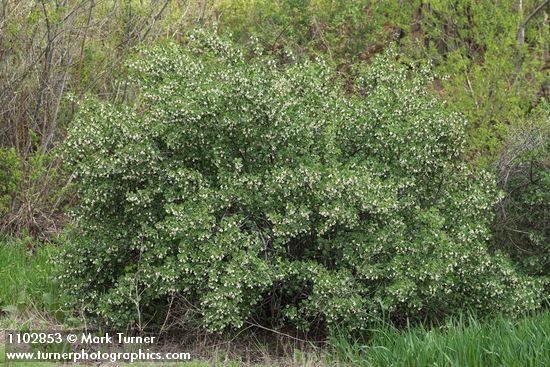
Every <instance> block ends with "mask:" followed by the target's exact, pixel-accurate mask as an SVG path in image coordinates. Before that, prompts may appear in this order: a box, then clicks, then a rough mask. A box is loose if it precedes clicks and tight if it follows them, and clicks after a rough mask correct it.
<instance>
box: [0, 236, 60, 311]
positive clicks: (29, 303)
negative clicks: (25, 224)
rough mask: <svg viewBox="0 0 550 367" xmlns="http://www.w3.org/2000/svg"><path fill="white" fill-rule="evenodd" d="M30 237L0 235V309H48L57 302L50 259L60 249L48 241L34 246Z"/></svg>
mask: <svg viewBox="0 0 550 367" xmlns="http://www.w3.org/2000/svg"><path fill="white" fill-rule="evenodd" d="M29 241H30V240H28V239H19V240H15V239H7V238H2V237H0V310H1V311H2V312H4V313H12V312H22V311H26V310H30V309H46V310H48V309H51V307H52V306H53V305H54V303H55V302H56V301H55V300H56V299H57V287H56V285H55V283H54V282H53V280H52V273H53V269H52V265H51V264H50V262H49V259H50V258H51V257H52V256H54V254H55V252H56V250H57V249H56V247H54V246H53V245H48V244H45V245H42V246H39V247H36V248H33V247H32V246H30V242H29ZM31 250H32V251H31ZM0 313H1V312H0Z"/></svg>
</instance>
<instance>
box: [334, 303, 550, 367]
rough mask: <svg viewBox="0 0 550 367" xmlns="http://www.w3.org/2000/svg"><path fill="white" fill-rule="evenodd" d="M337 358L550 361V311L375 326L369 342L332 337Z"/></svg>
mask: <svg viewBox="0 0 550 367" xmlns="http://www.w3.org/2000/svg"><path fill="white" fill-rule="evenodd" d="M330 344H331V347H332V348H333V352H332V353H333V360H337V361H339V362H340V363H343V364H346V365H351V366H365V367H367V366H457V367H458V366H468V367H477V366H479V367H486V366H533V367H537V366H550V313H548V312H546V313H542V314H538V315H532V316H529V317H525V318H522V319H520V320H517V321H514V320H511V319H509V318H507V317H497V318H496V319H493V320H491V321H488V322H487V323H480V322H479V321H477V320H476V319H475V318H459V319H456V320H454V321H450V322H449V323H448V324H447V325H446V326H445V327H442V328H436V329H426V328H423V327H416V328H412V329H409V330H407V331H406V332H401V331H399V330H396V329H394V328H392V327H389V326H383V327H380V328H377V329H375V330H373V332H372V335H371V338H370V340H368V342H367V343H361V342H359V341H350V340H348V339H346V338H342V337H334V338H332V340H331V343H330Z"/></svg>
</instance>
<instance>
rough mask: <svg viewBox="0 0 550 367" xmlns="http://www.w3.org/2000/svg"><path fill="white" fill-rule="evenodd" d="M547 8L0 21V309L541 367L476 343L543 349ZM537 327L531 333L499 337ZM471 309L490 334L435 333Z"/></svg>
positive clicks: (73, 3) (221, 10)
mask: <svg viewBox="0 0 550 367" xmlns="http://www.w3.org/2000/svg"><path fill="white" fill-rule="evenodd" d="M549 13H550V1H546V0H518V1H476V0H454V1H438V0H433V1H420V0H414V1H373V0H348V1H334V0H196V1H186V0H162V1H152V0H139V1H138V0H125V1H115V0H56V1H45V0H33V1H25V0H4V1H1V2H0V229H1V232H2V236H3V237H5V239H3V240H2V246H1V248H0V261H1V264H2V265H3V266H2V270H1V273H0V282H1V283H0V306H1V308H2V310H3V311H2V312H3V313H4V314H10V315H12V314H14V313H20V312H22V311H24V310H27V311H29V310H40V312H44V311H45V312H46V313H47V314H51V315H54V317H57V318H58V319H59V320H65V321H66V320H68V319H70V318H71V317H72V316H74V315H78V316H79V317H80V316H82V315H83V314H86V315H87V314H88V313H90V314H91V313H94V314H97V312H99V314H100V316H101V317H100V318H99V320H101V321H105V320H108V321H109V322H115V323H118V325H130V324H132V325H135V324H138V325H139V324H141V323H142V322H143V320H142V321H141V322H140V321H139V318H147V320H148V321H151V320H154V322H156V323H157V324H158V325H161V324H163V323H164V322H165V320H170V321H171V322H175V323H176V324H177V320H180V321H181V320H185V322H186V323H187V324H188V325H193V326H201V327H207V328H209V329H212V330H225V332H228V331H227V330H229V329H231V327H237V328H238V327H242V326H243V325H244V326H246V325H249V324H250V323H252V324H255V325H260V326H264V327H269V328H276V329H278V330H282V329H285V328H288V327H290V326H292V328H293V330H294V329H295V328H296V327H298V329H300V330H310V331H311V330H329V329H330V331H331V333H334V332H335V330H339V332H337V333H336V334H338V335H340V334H345V333H348V332H349V331H351V330H352V329H357V328H361V327H363V328H366V329H368V328H369V327H373V325H374V322H375V319H376V317H379V316H380V315H381V314H384V318H385V321H391V323H392V324H393V326H388V325H385V326H377V328H378V329H379V330H380V333H379V334H376V333H375V334H373V335H378V336H373V339H372V340H373V342H372V343H374V344H372V345H373V349H370V355H373V359H372V360H366V359H364V358H363V357H364V356H365V354H364V347H363V344H364V343H362V342H361V343H360V345H362V346H361V347H360V348H359V347H358V345H359V344H353V343H352V342H350V340H351V339H349V338H348V337H347V336H346V337H342V339H333V340H332V344H333V345H334V346H336V352H335V355H337V356H338V357H337V358H339V359H340V360H347V363H356V364H357V363H359V362H358V359H357V358H362V360H363V361H364V363H366V364H365V365H379V364H381V363H382V361H384V363H385V364H389V365H391V364H392V363H393V364H395V365H399V363H405V364H406V363H413V362H412V361H413V360H412V359H407V358H420V359H416V361H417V362H418V361H426V362H428V361H429V362H430V363H440V362H442V360H441V359H439V358H443V357H442V356H444V357H445V358H448V359H447V360H453V361H464V360H465V359H461V358H470V359H468V360H469V362H468V363H471V364H472V365H476V363H477V364H479V365H484V363H485V365H492V364H497V360H496V359H494V358H496V357H495V356H497V355H498V356H499V358H501V359H500V361H501V362H500V363H504V362H502V361H508V362H509V363H516V362H515V361H517V360H518V358H521V359H522V360H524V361H530V362H526V365H530V364H529V363H531V364H532V365H536V364H538V363H539V362H540V361H543V359H540V358H542V357H540V355H541V353H542V354H543V353H544V350H548V349H547V346H545V344H544V343H542V344H539V345H542V346H543V347H542V348H543V349H537V351H536V352H535V349H536V348H535V349H532V348H531V347H529V346H528V345H527V344H523V346H522V347H526V348H528V350H529V351H533V354H529V355H527V354H525V355H524V354H522V353H523V352H518V353H516V355H513V353H510V352H509V349H499V351H496V349H495V348H497V347H495V344H494V343H492V344H491V343H489V341H488V340H487V339H486V338H485V337H483V336H482V337H480V339H476V338H477V336H478V335H489V333H497V334H498V335H503V336H502V339H499V340H500V341H501V344H500V345H499V347H500V348H512V349H513V348H518V346H517V345H514V344H513V342H512V340H513V337H511V336H510V335H519V334H515V333H520V334H521V333H531V334H530V335H542V334H544V333H545V332H547V331H548V328H547V327H546V326H545V325H547V322H545V321H544V320H546V319H547V313H545V312H546V309H545V303H544V299H545V298H547V297H548V294H549V293H548V291H549V290H550V287H549V282H548V281H549V278H548V276H549V273H548V270H549V269H550V263H549V261H550V107H549V104H548V102H547V100H548V93H549V90H550V27H549V23H550V20H549ZM195 29H199V31H198V33H192V32H191V31H192V30H195ZM203 31H204V32H206V33H204V32H203ZM203 33H204V34H206V35H207V36H205V35H204V34H203ZM191 34H195V35H197V34H203V36H195V38H194V39H193V38H192V37H191V36H190V35H191ZM201 37H202V38H201ZM207 39H208V40H209V41H206V40H207ZM381 60H383V61H381ZM428 70H429V71H428ZM191 86H193V88H195V89H192V88H190V87H191ZM403 111H406V112H403ZM403 115H405V116H407V117H406V118H404V117H403ZM167 121H170V122H171V123H172V124H173V125H171V126H173V127H172V128H170V127H169V126H170V125H168V124H166V122H167ZM270 123H274V124H276V125H275V126H271V125H269V124H270ZM144 127H146V128H144ZM267 142H269V144H268V143H267ZM287 147H288V148H287ZM245 148H246V149H245ZM417 153H418V155H417ZM270 159H272V160H271V161H270ZM153 172H154V174H153ZM329 178H330V179H329ZM280 180H282V181H280ZM331 180H333V181H331ZM338 180H339V181H338ZM258 182H260V183H262V185H265V187H263V186H262V185H259V184H258ZM281 182H282V183H281ZM354 182H356V183H355V184H354ZM411 182H412V184H411ZM268 183H271V184H272V185H271V186H272V187H271V189H269V190H268V186H269V185H268ZM277 185H281V187H279V188H277V187H276V186H277ZM365 187H367V188H370V189H372V188H374V187H378V188H379V189H378V190H366V191H365V189H364V188H365ZM176 188H177V189H176ZM224 193H225V194H224ZM395 197H398V198H399V200H398V201H396V202H392V200H394V199H395ZM190 203H194V204H193V205H191V204H190ZM107 219H108V220H107ZM208 225H210V227H208V228H209V229H208V230H207V229H206V228H207V226H208ZM182 228H188V229H193V230H192V231H191V230H189V231H188V232H186V231H185V230H183V229H182ZM222 234H223V235H222ZM8 238H9V239H8ZM201 243H202V244H203V245H200V244H201ZM266 244H267V245H266ZM201 246H202V247H201ZM354 246H355V247H354ZM358 249H361V251H363V252H364V253H365V254H368V258H369V260H368V261H367V262H368V263H369V264H370V265H371V266H372V269H366V268H364V267H363V266H362V265H361V264H363V265H364V262H363V263H361V261H359V260H361V257H358V256H357V254H358V251H359V250H358ZM97 252H99V253H100V256H97V254H96V255H95V257H92V253H97ZM359 252H360V251H359ZM182 254H185V255H182ZM422 254H429V255H430V256H427V255H422ZM182 256H183V257H182ZM153 258H154V260H153ZM60 260H61V261H60ZM146 260H147V261H146ZM363 260H365V259H363ZM178 261H179V262H178ZM243 262H245V263H247V264H249V266H247V267H243V266H242V264H243ZM145 263H147V264H148V265H147V266H145V267H144V266H142V265H143V264H145ZM181 264H188V268H185V269H186V270H185V271H186V272H185V273H183V272H182V271H181V270H182V269H183V268H182V266H184V265H181ZM30 269H32V270H30ZM419 269H420V270H419ZM237 270H238V271H237ZM422 271H425V272H426V274H428V275H422V274H421V272H422ZM54 273H55V274H56V277H54ZM91 274H94V275H93V277H92V278H91V280H92V281H97V283H95V286H92V285H91V284H92V283H90V276H91ZM96 274H97V275H96ZM466 275H468V276H467V277H465V276H466ZM54 278H55V279H54ZM204 279H207V280H206V281H204ZM59 286H62V287H64V291H63V292H62V293H63V294H64V295H65V296H71V295H72V298H70V297H69V298H66V299H64V300H63V303H64V305H62V302H61V299H59V297H60V296H61V295H59V294H58V290H59ZM152 287H154V290H153V288H152ZM69 290H70V291H69ZM448 290H450V291H451V293H450V294H448V293H446V292H447V291H448ZM176 295H177V296H176ZM181 295H185V296H184V297H181ZM92 296H94V297H92ZM75 300H81V301H82V300H89V301H90V302H88V303H86V306H85V307H84V306H83V304H82V302H80V303H79V302H75ZM174 300H177V302H174ZM113 302H114V303H113ZM136 304H137V306H136ZM176 306H177V307H176ZM481 306H483V307H481ZM86 307H87V308H86ZM535 308H539V309H540V308H542V312H543V313H542V315H541V316H535V319H536V320H538V321H537V322H540V323H541V326H540V328H538V327H534V324H532V323H531V324H530V322H531V319H529V318H527V319H525V321H522V322H519V323H517V324H511V323H512V321H510V319H509V317H510V316H511V315H517V314H518V312H516V311H519V310H532V309H535ZM470 310H476V311H477V312H478V313H477V316H476V317H477V318H482V317H485V316H489V319H491V317H492V316H494V317H496V315H497V314H501V313H504V314H506V315H505V316H502V318H501V319H495V320H496V321H494V323H492V324H491V321H489V323H485V321H483V322H481V321H480V322H479V323H478V321H476V320H477V319H476V320H468V322H463V323H460V322H459V323H458V324H455V326H449V327H443V328H442V329H434V330H436V331H435V333H432V332H431V331H430V330H432V329H430V328H431V327H432V326H434V325H445V323H446V322H447V320H448V318H447V316H449V315H455V316H456V315H460V314H463V312H468V311H470ZM61 311H62V312H61ZM167 316H170V317H167ZM247 323H248V324H247ZM409 324H424V325H425V328H426V329H422V328H420V329H414V328H413V329H411V331H410V332H407V334H403V335H401V334H400V336H398V335H397V334H399V333H400V331H399V332H398V331H396V330H395V329H392V328H393V327H399V328H403V327H406V326H407V325H409ZM462 324H464V325H462ZM465 324H468V326H467V327H466V326H465ZM457 325H458V326H457ZM461 325H462V326H461ZM180 326H181V325H180ZM360 326H361V327H360ZM386 327H387V328H390V329H384V328H386ZM455 327H456V328H455ZM441 330H444V332H443V331H441ZM489 330H491V331H489ZM527 330H529V331H527ZM440 331H441V333H442V334H438V333H439V332H440ZM455 332H456V334H453V333H455ZM366 333H367V334H369V332H368V331H367V332H366ZM392 333H393V334H392ZM469 333H470V334H469ZM484 333H485V334H484ZM540 333H542V334H540ZM336 334H335V335H336ZM385 334H387V335H392V338H396V340H398V339H397V338H403V339H400V340H403V343H404V344H402V345H405V344H406V343H409V344H407V345H408V347H406V348H405V347H403V348H401V349H400V350H401V351H402V353H400V354H399V356H400V357H402V358H404V359H395V360H391V359H389V358H390V356H389V355H387V354H385V353H386V352H384V350H385V349H384V348H386V347H387V348H388V349H390V350H397V349H392V348H397V347H396V346H397V345H401V344H399V342H396V344H388V345H386V344H384V343H386V341H384V340H385V339H383V338H382V337H381V336H382V335H385ZM474 334H475V335H476V336H474ZM434 335H437V336H434ZM453 335H454V336H453ZM456 335H461V338H462V337H464V338H465V339H460V338H458V337H455V336H456ZM504 335H507V336H504ZM522 335H523V334H522ZM440 337H441V339H439V338H440ZM415 338H416V339H415ZM453 343H457V344H453ZM469 343H470V344H469ZM487 343H489V344H487ZM458 344H460V345H461V346H463V349H460V348H462V347H458ZM390 345H391V348H390ZM418 345H424V346H426V347H425V348H423V349H422V348H421V349H416V346H418ZM481 346H486V347H484V351H481V350H480V349H479V348H481ZM378 347H380V348H378ZM409 347H410V348H412V349H407V348H409ZM544 348H546V349H544ZM447 349H449V350H451V349H452V350H453V351H454V352H452V353H451V354H446V353H445V352H444V350H447ZM374 350H376V351H379V352H380V353H379V354H377V353H374ZM417 350H422V351H419V352H418V354H416V351H417ZM488 350H489V351H491V352H490V353H489V352H487V351H488ZM507 350H508V351H507ZM514 350H517V349H514ZM492 351H494V353H493V352H492ZM453 353H454V354H453ZM461 353H462V354H461ZM480 353H481V354H482V355H483V357H479V359H476V358H477V357H475V356H479V355H481V354H480ZM526 353H527V352H526ZM529 353H531V352H529ZM420 355H421V356H422V357H419V356H420ZM465 355H468V357H465ZM374 356H376V357H374ZM519 356H521V357H519ZM376 358H379V359H376ZM422 358H424V359H422ZM514 358H516V359H514ZM353 361H355V362H353ZM415 363H416V362H415ZM453 363H455V362H453ZM456 363H458V364H460V363H461V362H460V363H459V362H456ZM518 363H519V362H518ZM543 363H544V361H543ZM451 364H452V363H451Z"/></svg>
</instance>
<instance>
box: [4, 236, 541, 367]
mask: <svg viewBox="0 0 550 367" xmlns="http://www.w3.org/2000/svg"><path fill="white" fill-rule="evenodd" d="M52 256H55V247H52V246H43V247H41V248H40V249H38V250H36V251H30V250H29V248H28V246H27V245H26V243H25V241H7V240H3V241H2V240H1V239H0V307H1V309H2V311H0V330H10V329H20V328H22V327H25V328H32V329H35V330H39V329H43V330H45V329H51V328H52V327H64V326H63V325H60V324H59V320H64V319H63V318H59V317H57V318H56V317H54V316H55V313H56V312H57V310H58V305H57V304H56V299H57V293H56V288H55V285H54V284H53V283H52V282H51V281H49V280H48V278H49V276H50V275H51V274H50V273H51V265H50V264H49V262H48V259H49V258H50V257H52ZM228 340H229V341H228ZM2 343H3V338H1V337H0V364H1V363H3V362H4V355H3V353H4V352H3V350H4V346H3V344H2ZM239 343H240V342H239V341H235V340H233V339H231V338H226V340H225V341H224V342H223V343H217V344H206V343H205V344H203V346H202V351H201V353H197V354H194V353H192V356H198V355H201V359H200V361H198V360H197V361H194V362H191V363H187V364H185V363H179V364H172V366H185V367H203V366H232V367H237V366H260V365H261V366H289V367H297V366H311V367H313V366H316V367H317V366H318V367H322V366H329V365H330V366H359V367H362V366H365V367H370V366H373V367H378V366H380V367H382V366H411V367H412V366H415V367H416V366H419V367H420V366H457V367H458V366H469V367H477V366H479V367H482V366H483V367H491V366H532V367H539V366H550V313H549V312H545V313H540V314H537V315H531V316H526V317H524V318H522V319H520V320H511V319H509V318H507V317H504V316H499V317H496V318H494V319H493V320H488V321H486V322H480V321H478V320H477V319H475V318H473V317H463V318H458V319H455V320H451V321H449V322H448V324H447V325H445V326H443V327H440V328H431V329H429V328H424V327H415V328H410V329H408V330H406V331H400V330H396V329H395V328H392V327H390V326H388V325H381V326H379V327H377V328H375V329H373V330H372V331H371V333H370V335H369V336H368V338H366V339H365V340H350V339H349V338H345V337H341V336H334V337H332V338H331V339H330V340H329V343H328V344H327V346H326V347H325V348H323V349H317V350H313V351H309V352H304V351H301V350H299V349H297V348H294V347H292V345H291V343H289V348H288V349H287V350H286V351H285V353H284V354H283V355H278V356H273V355H270V354H269V353H268V352H265V353H263V354H262V350H265V351H267V350H269V349H273V348H268V347H267V346H265V345H255V346H253V348H255V350H254V352H255V354H256V356H258V355H259V356H260V358H256V361H258V362H261V364H257V363H256V362H253V361H251V359H250V358H248V357H246V356H245V354H250V352H251V350H249V349H247V348H250V345H249V346H248V347H247V346H245V344H244V343H243V344H242V347H241V346H239ZM239 351H240V352H242V355H239ZM245 351H246V352H247V353H245ZM14 365H16V366H18V367H27V366H28V367H31V366H37V367H50V366H53V365H54V364H53V363H44V362H40V363H30V362H29V363H27V362H17V363H16V364H14ZM146 365H147V364H144V363H134V364H133V366H146ZM152 365H155V366H158V365H159V364H158V363H155V364H152Z"/></svg>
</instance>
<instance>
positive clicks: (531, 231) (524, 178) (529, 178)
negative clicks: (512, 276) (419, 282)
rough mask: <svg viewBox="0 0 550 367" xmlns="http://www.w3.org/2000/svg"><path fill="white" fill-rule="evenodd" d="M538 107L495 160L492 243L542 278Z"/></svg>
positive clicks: (546, 212)
mask: <svg viewBox="0 0 550 367" xmlns="http://www.w3.org/2000/svg"><path fill="white" fill-rule="evenodd" d="M544 106H545V107H546V110H544V109H542V111H540V113H539V118H538V119H536V120H535V122H532V123H531V124H530V126H525V127H524V128H523V129H521V130H518V131H517V132H516V133H515V134H514V135H513V137H512V138H511V139H510V140H509V141H508V142H507V144H506V145H505V147H506V148H505V149H503V151H502V153H501V157H500V159H499V161H498V171H499V172H500V175H499V176H500V179H499V184H500V187H501V188H502V189H503V190H504V191H505V192H506V195H505V196H504V197H503V199H502V201H501V202H500V203H499V205H498V206H497V217H496V220H495V224H494V228H495V239H494V246H495V247H497V248H501V249H504V250H505V251H506V252H507V253H509V254H510V256H511V257H512V259H514V260H515V262H516V263H517V264H518V265H519V267H520V268H521V269H522V270H523V271H524V272H526V273H528V274H532V275H538V276H546V277H548V276H549V275H550V220H548V219H549V218H550V109H548V105H547V104H545V105H544ZM540 115H542V116H540ZM547 281H548V278H547Z"/></svg>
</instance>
